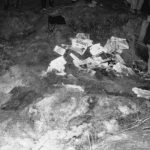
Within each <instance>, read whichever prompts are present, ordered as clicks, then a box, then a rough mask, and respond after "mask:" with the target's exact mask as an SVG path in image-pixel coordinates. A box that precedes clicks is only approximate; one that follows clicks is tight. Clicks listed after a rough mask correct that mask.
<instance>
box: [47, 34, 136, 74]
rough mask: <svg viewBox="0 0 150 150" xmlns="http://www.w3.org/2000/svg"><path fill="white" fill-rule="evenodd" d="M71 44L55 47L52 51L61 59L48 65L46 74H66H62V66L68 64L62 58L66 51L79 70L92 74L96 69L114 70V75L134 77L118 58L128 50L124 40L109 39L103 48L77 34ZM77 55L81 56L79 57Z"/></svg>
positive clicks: (87, 37)
mask: <svg viewBox="0 0 150 150" xmlns="http://www.w3.org/2000/svg"><path fill="white" fill-rule="evenodd" d="M71 43H72V44H71V45H65V44H62V45H61V46H62V47H60V46H56V47H55V48H54V51H55V52H56V53H58V54H59V55H61V57H59V58H57V59H55V60H53V61H52V62H51V63H50V67H49V68H48V70H47V72H51V71H52V70H57V71H58V72H59V75H65V74H66V73H64V69H65V66H64V65H65V64H67V63H69V62H67V61H66V60H64V57H63V56H64V55H66V51H67V50H68V51H69V52H70V53H68V54H69V55H70V56H71V58H72V62H73V64H74V65H75V66H76V67H77V68H78V69H79V70H88V72H92V71H95V70H94V69H96V68H102V69H106V71H109V70H114V71H116V75H118V74H122V75H126V76H129V75H134V71H133V70H132V69H131V68H128V67H126V66H125V62H124V60H123V58H122V57H121V56H120V54H121V53H122V51H123V50H126V49H129V45H128V43H127V41H126V39H122V38H117V37H111V38H110V39H109V40H108V41H107V43H106V44H105V46H104V47H103V46H102V45H101V44H100V43H97V44H93V41H92V40H90V35H89V34H85V33H78V34H77V35H76V37H75V38H71ZM88 51H89V53H90V55H87V58H86V59H83V58H84V54H85V52H88ZM77 54H79V55H81V57H79V55H77ZM89 70H91V71H89ZM60 72H61V73H60ZM57 74H58V73H57ZM94 74H95V73H94Z"/></svg>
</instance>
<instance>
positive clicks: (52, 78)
mask: <svg viewBox="0 0 150 150" xmlns="http://www.w3.org/2000/svg"><path fill="white" fill-rule="evenodd" d="M116 1H117V0H116ZM31 6H32V5H31ZM37 6H38V7H39V5H38V4H37ZM38 7H35V6H32V7H31V8H30V9H29V8H28V5H24V7H23V8H22V10H16V9H14V8H10V9H9V11H7V12H6V11H4V10H2V9H1V11H0V149H1V150H12V149H13V150H149V149H150V142H149V140H150V134H149V132H150V118H149V116H150V101H149V99H144V98H139V97H137V95H135V94H134V93H133V91H132V88H134V87H143V88H147V89H148V90H149V87H150V86H149V81H148V80H144V79H143V78H141V76H139V74H135V75H133V76H119V77H114V76H111V75H105V74H102V73H101V72H99V73H97V74H96V76H95V77H93V76H91V75H89V74H88V73H85V72H80V71H79V70H78V69H77V68H74V67H72V66H70V67H68V69H67V70H66V72H67V76H61V77H60V76H57V75H56V74H54V73H49V74H48V75H47V76H45V77H43V76H42V73H43V72H44V71H46V69H47V67H48V65H49V63H50V62H51V61H52V60H53V59H55V58H57V57H58V55H57V54H56V53H55V52H53V48H54V47H55V46H56V45H61V44H69V43H70V38H71V37H74V36H75V35H76V33H79V32H83V33H88V34H90V38H91V39H92V40H93V41H94V43H101V44H102V45H104V44H105V43H106V41H107V40H108V39H109V38H110V37H111V36H116V37H120V38H125V39H127V41H128V44H129V47H130V49H129V50H127V51H124V52H123V54H122V58H123V59H124V61H125V62H126V65H127V66H128V67H131V68H132V63H133V61H135V60H136V61H139V60H140V58H138V57H137V56H136V55H135V46H134V43H135V41H136V40H137V38H138V34H139V30H140V26H141V22H142V18H143V16H137V15H133V14H131V13H129V12H128V7H125V6H124V5H123V4H122V3H121V2H120V3H112V1H107V2H106V1H104V2H101V1H98V4H97V6H95V7H94V8H92V7H89V6H88V4H87V3H85V2H83V1H79V2H77V3H75V4H72V5H68V6H65V7H64V6H63V7H62V6H59V7H54V8H49V9H47V10H46V11H40V7H39V8H38ZM51 14H55V15H62V16H64V18H65V20H66V25H56V26H55V29H54V30H53V32H50V31H49V30H48V15H51ZM143 64H144V67H146V65H145V63H143ZM72 85H76V86H72Z"/></svg>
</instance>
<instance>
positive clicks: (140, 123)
mask: <svg viewBox="0 0 150 150" xmlns="http://www.w3.org/2000/svg"><path fill="white" fill-rule="evenodd" d="M149 119H150V117H147V118H145V119H143V120H140V121H137V122H138V123H137V124H135V125H134V126H132V127H130V128H127V129H124V130H123V131H121V133H123V132H126V131H128V130H131V129H134V128H136V127H139V126H140V125H142V124H143V123H145V122H146V121H147V120H149Z"/></svg>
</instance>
